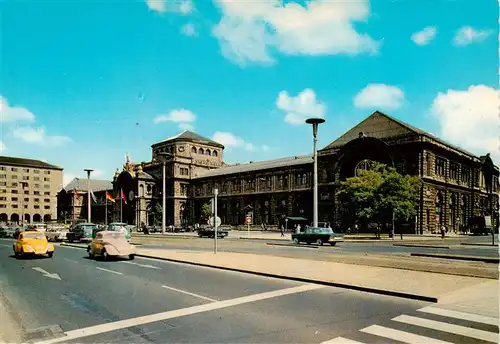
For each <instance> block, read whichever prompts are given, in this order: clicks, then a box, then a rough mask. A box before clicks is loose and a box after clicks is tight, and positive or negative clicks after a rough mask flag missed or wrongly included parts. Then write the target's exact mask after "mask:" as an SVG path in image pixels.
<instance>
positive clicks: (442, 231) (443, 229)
mask: <svg viewBox="0 0 500 344" xmlns="http://www.w3.org/2000/svg"><path fill="white" fill-rule="evenodd" d="M445 233H446V227H445V226H444V225H442V226H441V239H444V234H445Z"/></svg>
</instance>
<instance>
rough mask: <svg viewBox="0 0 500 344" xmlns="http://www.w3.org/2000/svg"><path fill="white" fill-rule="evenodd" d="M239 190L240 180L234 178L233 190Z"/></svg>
mask: <svg viewBox="0 0 500 344" xmlns="http://www.w3.org/2000/svg"><path fill="white" fill-rule="evenodd" d="M239 190H241V180H234V181H233V191H239Z"/></svg>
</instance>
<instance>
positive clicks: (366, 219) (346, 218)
mask: <svg viewBox="0 0 500 344" xmlns="http://www.w3.org/2000/svg"><path fill="white" fill-rule="evenodd" d="M420 187H421V181H420V179H419V178H418V177H414V176H409V175H406V176H403V175H401V174H399V173H398V172H397V171H396V169H395V168H393V167H388V166H386V165H383V164H375V165H374V166H373V167H372V168H371V169H370V170H367V171H361V172H360V175H359V176H356V177H352V178H347V180H345V181H343V182H342V183H341V187H340V192H339V195H340V199H341V213H342V215H343V216H342V217H343V222H344V226H352V225H353V224H354V223H355V222H361V223H364V224H367V223H377V224H380V223H383V222H390V221H391V220H392V212H393V211H394V214H395V218H396V219H399V220H407V219H409V218H410V217H411V216H414V215H415V214H416V209H417V205H418V197H419V191H420Z"/></svg>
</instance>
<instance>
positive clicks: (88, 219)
mask: <svg viewBox="0 0 500 344" xmlns="http://www.w3.org/2000/svg"><path fill="white" fill-rule="evenodd" d="M84 171H85V172H87V222H88V223H90V222H92V221H91V220H92V216H91V214H90V209H91V208H90V205H91V202H90V172H92V171H93V169H90V168H86V169H84Z"/></svg>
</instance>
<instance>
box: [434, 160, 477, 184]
mask: <svg viewBox="0 0 500 344" xmlns="http://www.w3.org/2000/svg"><path fill="white" fill-rule="evenodd" d="M446 162H447V159H445V158H442V157H436V164H435V166H434V173H435V174H436V175H437V176H441V177H446ZM449 163H450V168H449V178H451V179H454V180H456V181H460V182H462V183H469V182H470V180H471V172H472V169H471V168H470V167H468V166H465V165H462V166H460V164H459V163H456V162H454V161H450V162H449ZM460 167H461V168H460ZM430 168H431V166H430V164H429V155H427V175H430ZM476 179H477V180H476V184H478V183H479V174H476Z"/></svg>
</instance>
